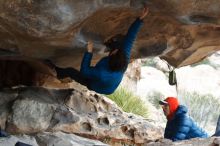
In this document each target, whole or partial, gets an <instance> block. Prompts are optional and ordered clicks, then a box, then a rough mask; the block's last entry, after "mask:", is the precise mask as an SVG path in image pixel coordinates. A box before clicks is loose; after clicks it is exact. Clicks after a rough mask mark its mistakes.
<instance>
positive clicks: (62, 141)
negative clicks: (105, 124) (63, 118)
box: [0, 132, 108, 146]
mask: <svg viewBox="0 0 220 146" xmlns="http://www.w3.org/2000/svg"><path fill="white" fill-rule="evenodd" d="M18 141H19V142H22V143H26V144H29V145H32V146H108V145H107V144H104V143H102V142H100V141H97V140H91V139H87V138H83V137H80V136H77V135H74V134H66V133H62V132H56V133H49V132H44V133H39V134H37V135H32V136H28V135H11V136H10V137H7V138H1V139H0V145H1V146H14V145H15V143H17V142H18Z"/></svg>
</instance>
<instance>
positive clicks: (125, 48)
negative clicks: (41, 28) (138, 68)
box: [54, 6, 149, 94]
mask: <svg viewBox="0 0 220 146" xmlns="http://www.w3.org/2000/svg"><path fill="white" fill-rule="evenodd" d="M148 13H149V10H148V8H147V7H146V6H145V7H144V9H143V11H142V13H141V15H140V17H139V18H137V19H136V20H135V22H134V23H133V24H132V25H131V26H130V28H129V30H128V32H127V34H126V36H124V37H123V38H122V37H121V36H122V35H116V36H115V37H112V38H111V39H109V40H108V41H107V42H105V45H106V47H108V48H109V49H110V52H109V54H108V56H106V57H103V58H102V59H101V60H100V61H99V62H98V63H97V64H96V65H95V66H94V67H93V66H91V60H92V55H93V43H92V42H90V41H89V42H88V45H87V52H86V53H85V54H84V57H83V59H82V63H81V69H80V72H78V71H77V70H75V69H74V68H60V67H57V66H55V65H54V66H55V70H56V72H57V77H58V78H60V79H61V78H64V77H71V78H72V79H74V80H75V81H77V82H79V83H81V84H83V85H85V86H87V87H88V88H89V89H90V90H93V91H95V92H97V93H101V94H111V93H113V92H114V91H115V90H116V88H117V87H118V86H119V84H120V82H121V80H122V77H123V75H124V72H125V71H126V69H127V66H128V63H129V60H130V54H131V49H132V45H133V43H134V41H135V39H136V36H137V33H138V32H139V30H140V28H141V26H142V24H143V19H144V18H145V17H146V16H147V15H148ZM122 40H123V41H122Z"/></svg>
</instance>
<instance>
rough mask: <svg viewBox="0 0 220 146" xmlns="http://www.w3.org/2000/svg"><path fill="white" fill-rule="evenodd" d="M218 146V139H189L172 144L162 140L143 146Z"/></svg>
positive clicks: (219, 140) (219, 141)
mask: <svg viewBox="0 0 220 146" xmlns="http://www.w3.org/2000/svg"><path fill="white" fill-rule="evenodd" d="M219 144H220V139H219V138H215V137H212V138H207V139H201V138H200V139H199V138H195V139H191V140H184V141H179V142H175V143H173V142H172V141H170V140H167V139H163V140H161V141H160V142H152V143H147V144H144V146H218V145H219Z"/></svg>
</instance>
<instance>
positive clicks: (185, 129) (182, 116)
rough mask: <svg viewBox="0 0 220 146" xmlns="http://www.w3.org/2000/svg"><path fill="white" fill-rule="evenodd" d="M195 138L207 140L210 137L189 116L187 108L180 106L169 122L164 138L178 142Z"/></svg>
mask: <svg viewBox="0 0 220 146" xmlns="http://www.w3.org/2000/svg"><path fill="white" fill-rule="evenodd" d="M195 137H200V138H207V137H208V135H207V133H206V132H205V131H203V130H202V129H201V128H199V127H198V126H197V125H196V124H195V122H194V121H193V120H192V119H191V118H190V117H189V116H188V115H187V108H186V107H185V106H183V105H179V107H178V109H177V111H176V112H175V114H174V117H173V118H172V120H168V122H167V125H166V128H165V133H164V138H167V139H171V140H172V141H178V140H185V139H190V138H195Z"/></svg>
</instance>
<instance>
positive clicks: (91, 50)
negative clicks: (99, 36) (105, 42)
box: [87, 41, 93, 53]
mask: <svg viewBox="0 0 220 146" xmlns="http://www.w3.org/2000/svg"><path fill="white" fill-rule="evenodd" d="M87 51H88V52H89V53H92V52H93V42H92V41H88V44H87Z"/></svg>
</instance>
